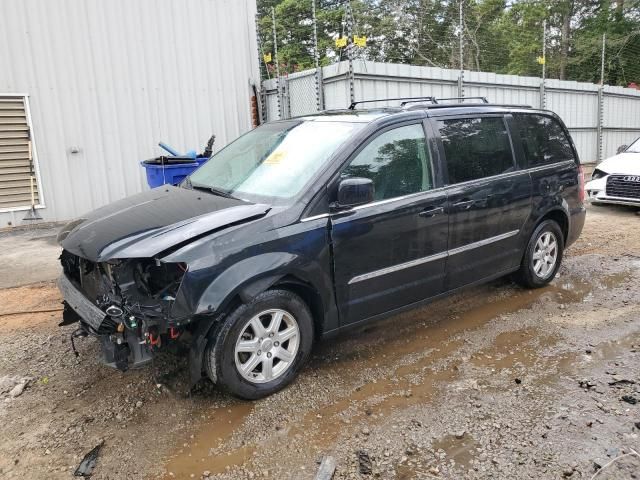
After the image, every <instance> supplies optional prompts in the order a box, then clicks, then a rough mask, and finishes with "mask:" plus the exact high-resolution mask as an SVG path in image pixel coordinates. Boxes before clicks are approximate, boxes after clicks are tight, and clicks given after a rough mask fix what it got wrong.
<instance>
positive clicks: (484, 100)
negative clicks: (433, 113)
mask: <svg viewBox="0 0 640 480" xmlns="http://www.w3.org/2000/svg"><path fill="white" fill-rule="evenodd" d="M447 100H460V103H462V102H464V101H465V100H481V101H482V103H489V100H487V97H449V98H438V102H442V101H447Z"/></svg>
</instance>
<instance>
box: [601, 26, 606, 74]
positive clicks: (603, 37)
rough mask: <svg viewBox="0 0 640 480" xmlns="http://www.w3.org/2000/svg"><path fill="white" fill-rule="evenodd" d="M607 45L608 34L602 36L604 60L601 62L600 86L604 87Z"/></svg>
mask: <svg viewBox="0 0 640 480" xmlns="http://www.w3.org/2000/svg"><path fill="white" fill-rule="evenodd" d="M606 43H607V34H606V33H603V34H602V58H601V60H600V86H603V85H604V51H605V45H606Z"/></svg>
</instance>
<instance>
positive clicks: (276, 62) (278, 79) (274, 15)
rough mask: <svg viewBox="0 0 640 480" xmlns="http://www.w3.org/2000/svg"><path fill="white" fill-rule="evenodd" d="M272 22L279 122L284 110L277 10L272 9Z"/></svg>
mask: <svg viewBox="0 0 640 480" xmlns="http://www.w3.org/2000/svg"><path fill="white" fill-rule="evenodd" d="M271 20H272V22H273V60H274V62H275V64H276V91H277V103H278V120H281V119H282V109H281V107H280V96H281V94H282V92H281V91H280V62H279V61H278V36H277V35H276V9H275V8H273V7H271Z"/></svg>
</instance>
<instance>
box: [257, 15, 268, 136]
mask: <svg viewBox="0 0 640 480" xmlns="http://www.w3.org/2000/svg"><path fill="white" fill-rule="evenodd" d="M255 21H256V43H257V44H258V77H259V79H258V82H259V84H258V98H256V102H257V103H258V123H259V124H260V125H262V123H264V120H265V117H266V115H265V113H266V111H265V102H264V94H263V92H264V87H263V85H262V78H263V77H262V62H263V59H264V57H263V55H264V52H263V50H262V42H261V40H260V24H259V23H258V14H257V13H256V17H255ZM265 70H266V73H267V75H265V76H268V75H269V69H268V67H267V65H266V64H265Z"/></svg>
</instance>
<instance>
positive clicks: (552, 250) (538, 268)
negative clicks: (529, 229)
mask: <svg viewBox="0 0 640 480" xmlns="http://www.w3.org/2000/svg"><path fill="white" fill-rule="evenodd" d="M563 253H564V236H563V235H562V230H561V229H560V226H559V225H558V223H557V222H555V221H554V220H545V221H543V222H541V223H540V224H539V225H538V226H537V227H536V229H535V230H534V231H533V234H532V235H531V238H530V239H529V243H528V244H527V248H526V250H525V253H524V256H523V258H522V263H521V265H520V269H519V270H518V272H517V273H516V280H517V281H518V283H520V284H521V285H522V286H524V287H527V288H540V287H544V286H545V285H548V284H549V282H551V280H553V278H554V277H555V276H556V273H557V272H558V269H559V268H560V263H561V262H562V256H563Z"/></svg>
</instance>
